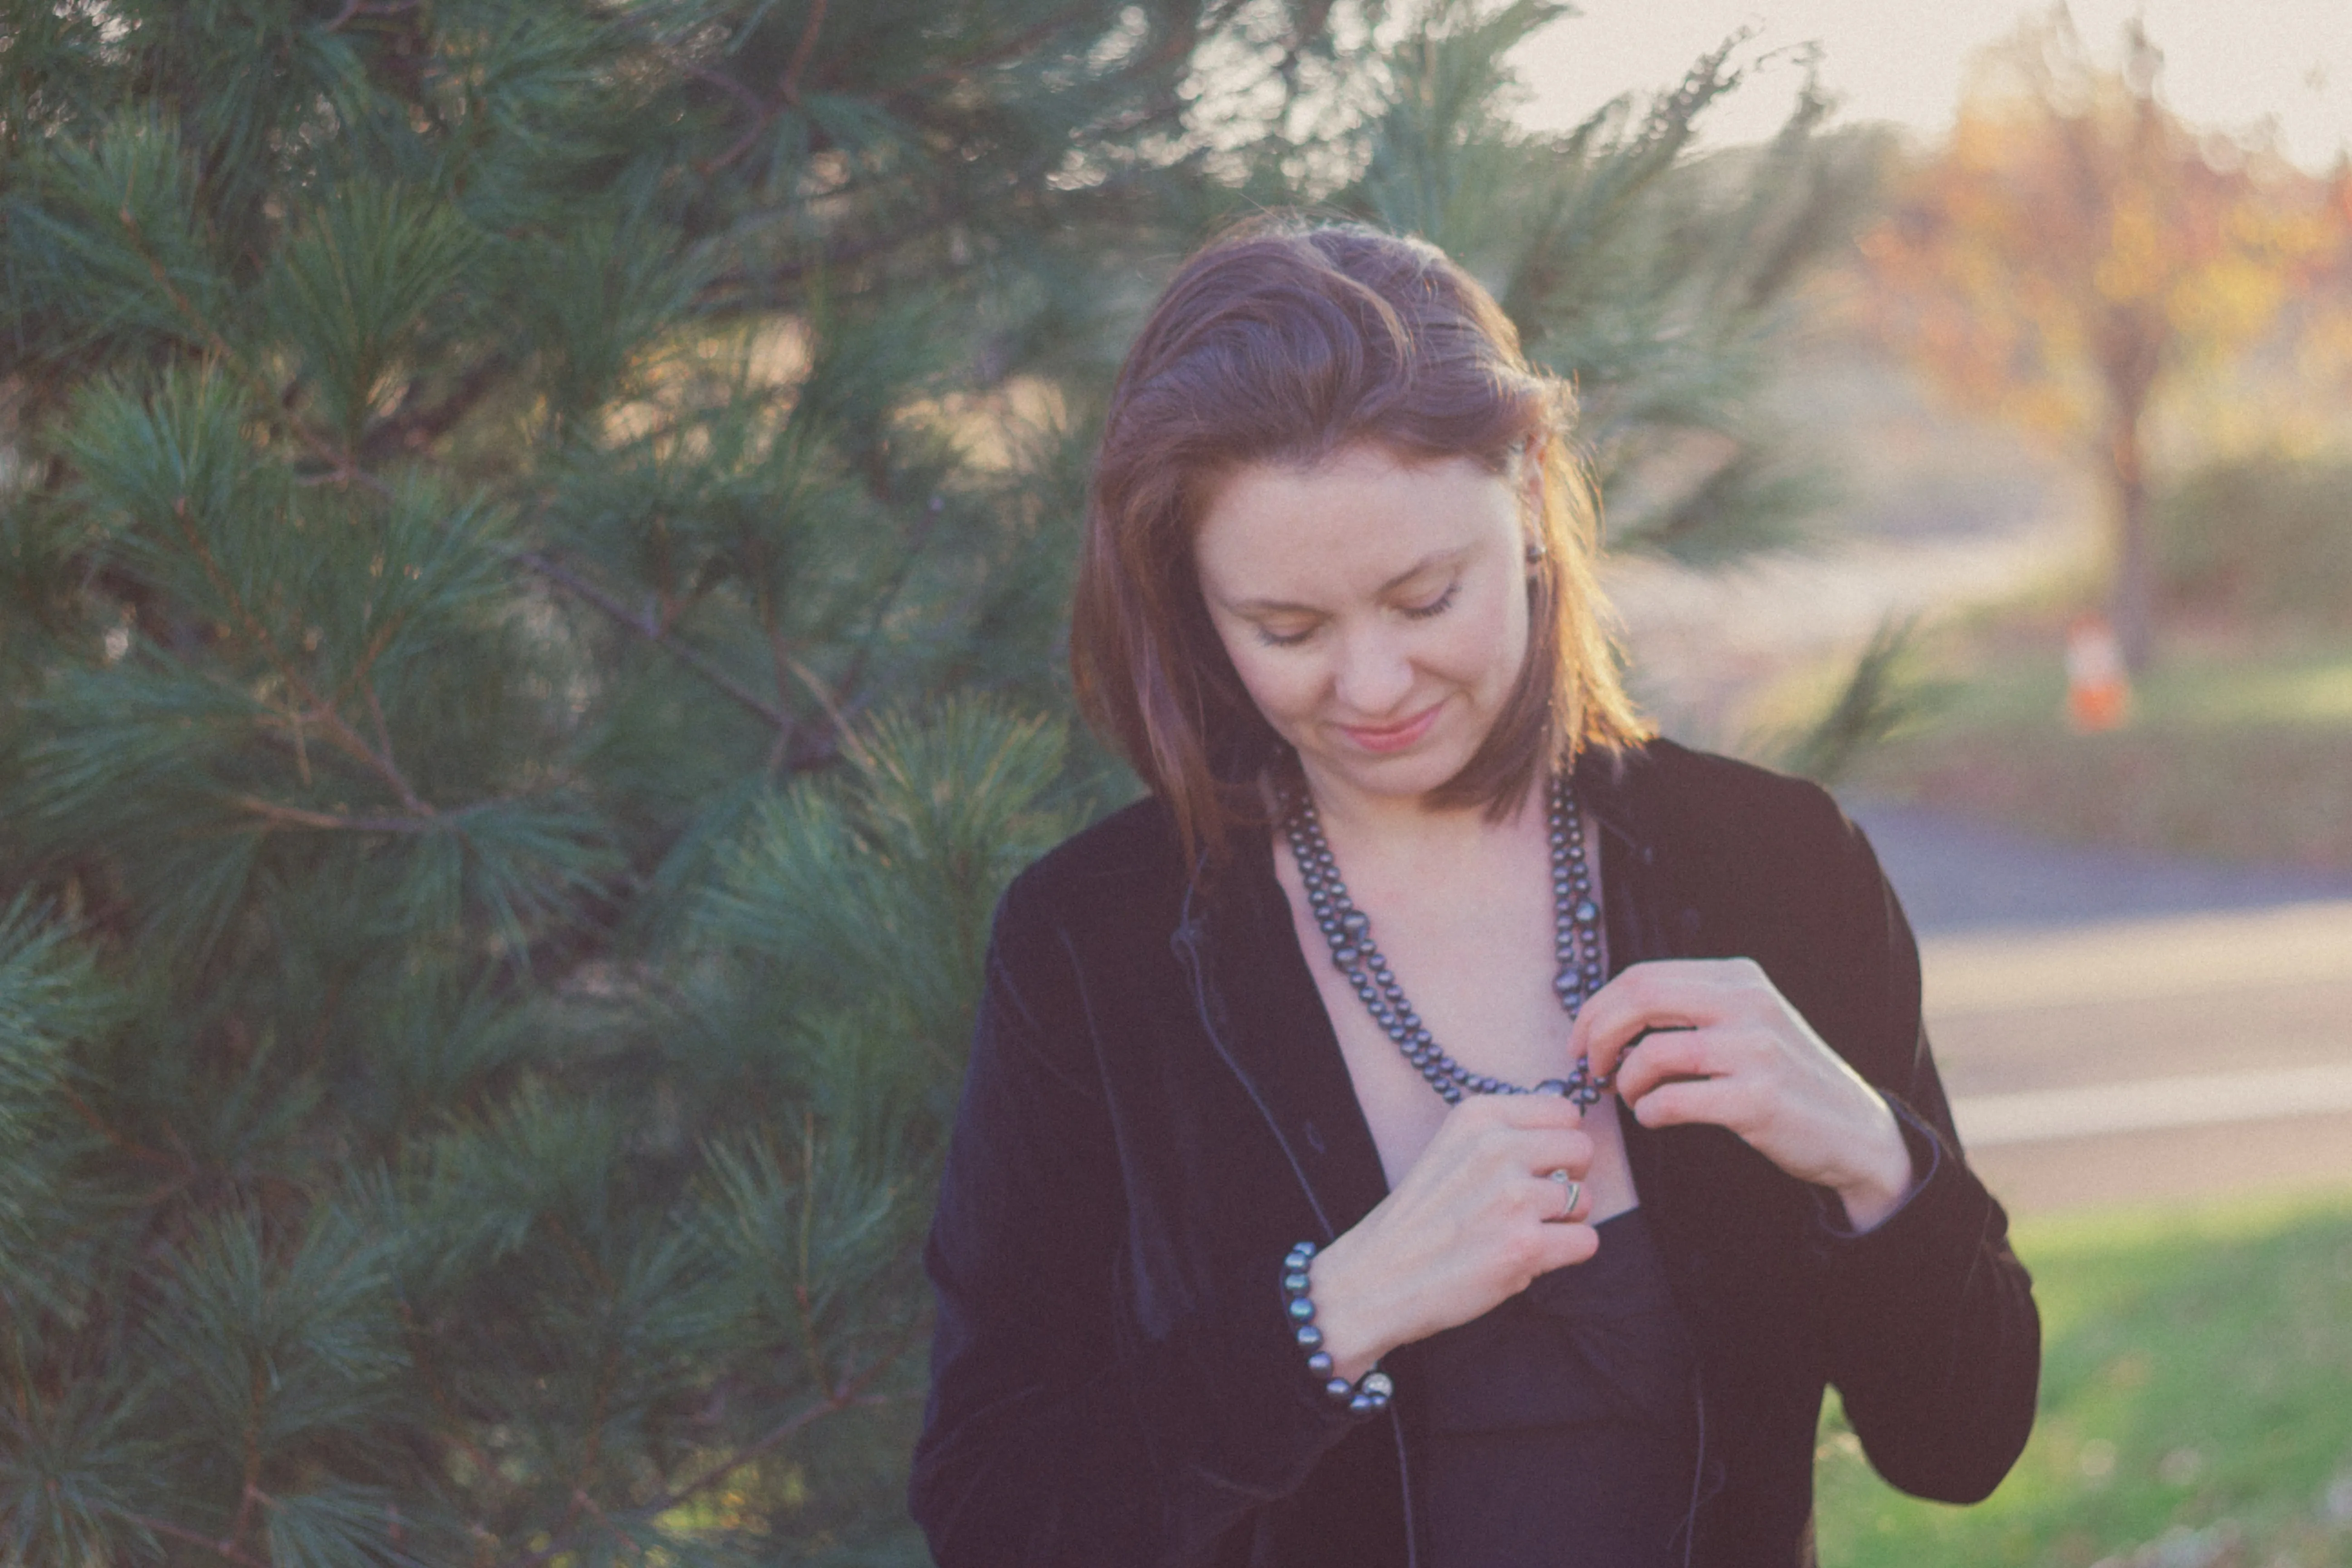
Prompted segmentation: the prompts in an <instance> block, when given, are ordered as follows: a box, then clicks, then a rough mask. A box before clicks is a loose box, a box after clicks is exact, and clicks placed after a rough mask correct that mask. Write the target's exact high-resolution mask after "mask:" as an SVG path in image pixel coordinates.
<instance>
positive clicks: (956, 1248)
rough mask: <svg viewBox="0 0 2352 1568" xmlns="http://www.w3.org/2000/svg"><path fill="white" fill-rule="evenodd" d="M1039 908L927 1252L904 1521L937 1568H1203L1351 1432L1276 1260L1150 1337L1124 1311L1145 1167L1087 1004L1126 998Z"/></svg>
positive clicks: (1001, 973) (992, 1023) (986, 1054)
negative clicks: (1290, 1310)
mask: <svg viewBox="0 0 2352 1568" xmlns="http://www.w3.org/2000/svg"><path fill="white" fill-rule="evenodd" d="M1047 902H1049V900H1042V899H1038V898H1037V897H1036V896H1035V895H1034V891H1033V890H1032V889H1028V888H1025V887H1024V885H1023V884H1022V883H1016V884H1015V885H1014V888H1013V890H1012V891H1011V892H1009V893H1008V894H1007V895H1006V898H1005V900H1004V901H1003V903H1002V904H1000V905H999V907H998V910H997V920H996V929H995V933H994V936H993V939H992V942H991V948H990V954H989V960H988V973H987V982H986V987H985V991H984V994H983V999H982V1005H981V1010H980V1015H979V1017H978V1021H977V1025H976V1027H975V1030H974V1035H973V1040H972V1048H971V1062H970V1066H969V1068H968V1070H967V1074H966V1079H965V1083H964V1089H963V1098H962V1101H961V1107H960V1109H959V1111H958V1114H957V1119H956V1124H955V1131H954V1135H953V1138H952V1140H951V1142H950V1148H949V1152H948V1156H947V1161H946V1166H945V1173H944V1176H943V1180H942V1184H941V1190H940V1204H939V1208H938V1211H937V1215H936V1218H935V1219H934V1222H933V1225H932V1229H931V1234H930V1238H929V1245H928V1247H927V1248H926V1252H925V1263H926V1267H927V1268H928V1269H929V1275H930V1279H931V1283H932V1286H933V1288H934V1289H935V1291H936V1293H937V1297H938V1307H939V1315H938V1320H937V1325H936V1329H935V1331H934V1338H933V1342H932V1355H931V1392H930V1399H929V1405H928V1407H927V1409H926V1412H925V1418H924V1427H923V1433H922V1436H921V1439H920V1441H919V1444H918V1446H917V1447H916V1452H915V1465H914V1472H913V1479H912V1482H911V1486H910V1490H909V1501H910V1505H911V1508H912V1511H913V1514H914V1517H915V1519H916V1520H917V1521H918V1522H919V1523H920V1524H921V1526H922V1528H923V1530H924V1532H925V1533H926V1535H927V1536H928V1538H929V1542H930V1546H931V1551H932V1552H933V1554H934V1556H935V1558H936V1560H937V1561H938V1562H939V1563H940V1564H941V1565H942V1568H960V1565H963V1564H986V1565H987V1568H1013V1565H1016V1564H1049V1563H1051V1564H1073V1565H1076V1564H1087V1565H1098V1564H1104V1563H1120V1564H1130V1563H1131V1564H1149V1563H1194V1562H1200V1561H1203V1560H1205V1559H1206V1558H1207V1557H1208V1556H1209V1555H1210V1554H1211V1553H1212V1552H1213V1551H1214V1549H1215V1546H1216V1542H1217V1540H1218V1538H1219V1537H1220V1536H1222V1535H1223V1534H1224V1533H1225V1532H1226V1531H1230V1530H1232V1529H1233V1528H1234V1526H1235V1525H1237V1524H1239V1523H1241V1522H1243V1521H1244V1520H1245V1519H1246V1517H1247V1516H1248V1515H1249V1514H1250V1513H1251V1511H1252V1510H1255V1509H1256V1508H1258V1507H1259V1506H1261V1505H1262V1504H1264V1503H1265V1502H1267V1501H1268V1500H1272V1499H1275V1498H1278V1497H1281V1496H1284V1495H1286V1494H1287V1493H1289V1492H1291V1491H1293V1490H1295V1489H1297V1488H1298V1487H1299V1486H1300V1485H1301V1484H1302V1483H1303V1482H1304V1481H1305V1479H1306V1478H1307V1473H1308V1471H1309V1470H1310V1469H1311V1468H1313V1466H1314V1464H1315V1462H1316V1460H1317V1459H1318V1458H1320V1457H1321V1456H1322V1455H1323V1454H1324V1453H1325V1452H1326V1451H1327V1450H1328V1448H1329V1447H1331V1446H1332V1445H1333V1444H1335V1443H1336V1442H1337V1441H1338V1440H1339V1438H1340V1437H1342V1436H1345V1435H1346V1433H1347V1431H1348V1430H1349V1426H1350V1422H1349V1418H1348V1417H1347V1416H1346V1415H1345V1414H1344V1412H1341V1411H1339V1409H1338V1408H1337V1407H1335V1406H1334V1405H1331V1404H1330V1402H1328V1400H1326V1399H1324V1398H1323V1397H1322V1395H1321V1394H1320V1392H1319V1391H1318V1389H1316V1388H1315V1386H1314V1385H1313V1383H1312V1381H1311V1380H1310V1379H1309V1377H1308V1375H1307V1371H1306V1367H1305V1364H1304V1361H1303V1359H1302V1352H1300V1351H1299V1350H1298V1349H1297V1344H1296V1343H1295V1342H1294V1340H1293V1337H1292V1335H1291V1333H1290V1331H1289V1329H1288V1327H1287V1326H1286V1322H1285V1320H1284V1314H1283V1300H1282V1294H1281V1285H1280V1277H1279V1263H1280V1259H1279V1258H1278V1257H1269V1258H1266V1260H1265V1269H1264V1271H1263V1278H1262V1279H1256V1280H1255V1281H1236V1282H1232V1283H1229V1284H1228V1285H1227V1286H1226V1287H1225V1297H1226V1299H1210V1298H1207V1297H1196V1298H1195V1299H1193V1300H1190V1301H1188V1302H1187V1303H1186V1304H1185V1306H1184V1309H1183V1310H1181V1311H1175V1312H1162V1311H1157V1310H1155V1311H1154V1312H1153V1313H1151V1314H1150V1315H1149V1317H1150V1322H1149V1324H1148V1325H1147V1321H1146V1320H1147V1315H1146V1314H1144V1313H1141V1312H1139V1311H1137V1310H1134V1308H1133V1307H1132V1306H1131V1305H1130V1301H1131V1299H1132V1297H1133V1295H1134V1291H1133V1290H1132V1289H1130V1288H1129V1282H1130V1280H1131V1279H1132V1275H1131V1273H1130V1271H1129V1268H1127V1266H1126V1261H1125V1259H1126V1256H1127V1233H1128V1226H1129V1220H1128V1205H1127V1203H1126V1199H1125V1196H1124V1194H1125V1184H1124V1182H1123V1179H1122V1171H1123V1167H1124V1166H1125V1164H1126V1163H1127V1162H1128V1161H1129V1159H1130V1158H1132V1157H1133V1154H1132V1153H1131V1152H1130V1151H1129V1150H1128V1149H1126V1148H1125V1147H1124V1146H1123V1144H1122V1132H1123V1131H1124V1130H1122V1129H1121V1128H1119V1127H1118V1126H1117V1125H1116V1124H1115V1119H1114V1117H1113V1116H1112V1114H1111V1112H1110V1110H1109V1101H1108V1097H1107V1096H1106V1093H1105V1089H1104V1082H1103V1077H1102V1073H1101V1070H1100V1068H1099V1065H1098V1064H1099V1060H1100V1058H1099V1053H1098V1050H1097V1046H1098V1042H1097V1041H1096V1039H1095V1038H1094V1031H1095V1028H1096V1020H1097V1010H1096V1007H1095V1005H1094V1004H1095V1003H1097V1002H1098V1001H1101V1000H1103V999H1104V995H1105V994H1108V992H1109V991H1110V990H1112V989H1113V988H1115V987H1118V986H1119V985H1120V984H1131V983H1132V979H1133V977H1120V976H1102V975H1090V974H1088V973H1086V972H1085V971H1086V965H1085V964H1083V963H1081V962H1080V960H1079V958H1078V956H1077V954H1078V952H1079V946H1080V944H1079V943H1077V942H1075V941H1073V939H1072V936H1071V933H1070V931H1068V930H1066V929H1065V925H1064V922H1063V921H1062V920H1061V919H1060V918H1059V916H1058V914H1057V912H1056V911H1054V910H1050V909H1047V908H1039V907H1033V906H1035V905H1043V904H1045V903H1047ZM1090 986H1091V987H1092V988H1094V990H1095V991H1096V992H1097V994H1096V995H1093V996H1090V994H1089V988H1090ZM1252 1285H1255V1287H1256V1288H1255V1289H1252V1288H1251V1286H1252Z"/></svg>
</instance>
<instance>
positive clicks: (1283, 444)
mask: <svg viewBox="0 0 2352 1568" xmlns="http://www.w3.org/2000/svg"><path fill="white" fill-rule="evenodd" d="M1574 416H1575V400H1574V395H1573V394H1572V393H1571V392H1570V390H1569V388H1568V386H1567V385H1566V384H1564V383H1562V382H1561V381H1559V379H1557V378H1556V377H1552V376H1548V375H1545V374H1540V373H1538V372H1537V371H1535V370H1533V369H1531V368H1529V366H1528V362H1527V360H1526V358H1525V356H1523V355H1522V354H1521V353H1520V352H1519V339H1518V332H1517V329H1516V328H1514V327H1513V326H1512V325H1511V321H1510V319H1509V318H1508V317H1507V316H1505V315H1504V314H1503V311H1502V309H1501V307H1500V306H1498V305H1496V303H1495V300H1494V298H1493V296H1491V295H1490V294H1488V293H1487V292H1486V289H1484V288H1482V287H1481V286H1480V285H1479V283H1478V282H1477V280H1476V279H1474V278H1472V277H1471V276H1470V275H1469V274H1468V273H1466V272H1465V271H1463V270H1462V268H1459V267H1457V266H1455V265H1454V263H1453V262H1452V261H1450V260H1448V259H1447V258H1446V257H1445V255H1444V253H1443V252H1442V251H1440V250H1439V249H1438V248H1437V247H1435V246H1433V245H1430V244H1428V243H1427V242H1426V241H1423V240H1419V239H1406V238H1401V237H1397V236H1394V235H1390V234H1383V233H1381V232H1380V231H1379V230H1377V229H1372V228H1368V227H1364V226H1359V225H1353V224H1344V225H1327V226H1307V225H1306V224H1304V223H1302V222H1301V221H1300V220H1298V219H1297V218H1291V217H1276V218H1273V219H1260V220H1257V221H1255V222H1252V223H1250V224H1247V225H1245V226H1243V227H1241V228H1238V229H1236V230H1234V232H1232V233H1230V234H1228V235H1226V236H1224V237H1221V238H1219V239H1216V240H1213V241H1212V242H1211V243H1210V244H1209V245H1208V246H1206V247H1203V248H1202V250H1200V251H1199V252H1197V253H1196V254H1194V255H1193V256H1192V258H1191V259H1190V260H1188V261H1186V262H1185V263H1184V265H1183V267H1182V268H1181V270H1179V271H1178V273H1177V274H1176V278H1175V280H1174V281H1173V282H1171V284H1170V285H1169V286H1168V291H1167V292H1166V293H1165V294H1163V295H1162V296H1161V297H1160V302H1159V304H1158V305H1157V306H1156V307H1154V309H1153V310H1152V312H1151V315H1150V319H1149V320H1148V321H1145V323H1144V326H1143V331H1142V332H1141V334H1140V335H1139V336H1138V337H1137V339H1136V341H1135V344H1134V346H1133V347H1132V348H1131V349H1129V351H1128V355H1127V363H1125V364H1124V365H1122V366H1121V367H1120V370H1119V374H1118V383H1117V384H1116V385H1115V386H1114V388H1113V390H1112V393H1111V400H1110V410H1109V415H1108V419H1107V421H1106V423H1105V427H1104V432H1103V443H1102V450H1101V452H1100V454H1099V455H1098V457H1097V459H1096V464H1095V475H1094V486H1093V490H1092V494H1091V495H1090V497H1089V500H1088V504H1087V525H1086V539H1085V542H1084V544H1083V545H1082V547H1081V550H1080V553H1079V557H1078V577H1077V587H1076V595H1075V601H1074V603H1073V605H1072V610H1071V624H1070V670H1071V674H1072V676H1073V678H1074V679H1075V680H1076V688H1077V698H1078V705H1079V709H1080V710H1081V711H1082V712H1084V713H1085V715H1086V717H1087V721H1088V722H1090V723H1091V724H1093V725H1094V726H1095V728H1096V729H1097V730H1098V731H1101V732H1102V734H1103V735H1104V736H1105V737H1106V738H1107V739H1108V741H1109V742H1111V743H1112V744H1113V745H1114V746H1116V747H1117V748H1118V751H1119V752H1120V754H1121V755H1123V756H1124V757H1125V758H1126V759H1127V761H1128V763H1129V765H1130V766H1132V767H1133V768H1134V769H1135V771H1136V772H1137V773H1139V774H1140V775H1142V778H1143V781H1144V782H1145V783H1146V784H1149V785H1150V787H1151V789H1152V790H1153V791H1154V792H1156V793H1157V794H1158V795H1160V797H1161V798H1162V799H1163V800H1165V801H1166V802H1167V803H1168V805H1169V807H1170V809H1171V810H1172V811H1173V812H1174V813H1175V816H1176V823H1177V826H1178V830H1179V831H1180V833H1181V835H1182V837H1183V839H1184V844H1185V851H1186V853H1187V855H1188V856H1190V855H1192V854H1194V853H1197V852H1198V851H1199V850H1201V849H1202V848H1203V847H1205V848H1206V849H1207V850H1208V851H1209V853H1210V855H1211V857H1212V858H1222V855H1223V851H1224V849H1225V848H1226V847H1227V845H1226V841H1227V838H1228V836H1229V835H1230V833H1231V832H1232V831H1233V830H1234V828H1235V827H1237V826H1241V825H1242V824H1243V823H1245V822H1255V821H1262V820H1263V819H1264V805H1263V793H1264V792H1263V790H1262V788H1261V781H1262V780H1263V779H1265V776H1266V774H1267V773H1268V772H1269V770H1271V769H1274V768H1276V767H1277V766H1279V765H1281V764H1282V763H1284V762H1285V760H1286V757H1287V748H1286V747H1285V746H1284V745H1283V744H1282V742H1280V741H1279V740H1278V739H1277V738H1276V735H1275V733H1274V731H1273V730H1272V729H1271V727H1269V726H1268V725H1267V723H1266V722H1265V719H1264V717H1263V716H1261V715H1260V714H1259V712H1258V710H1257V708H1256V705H1255V703H1253V702H1252V701H1251V700H1250V697H1249V693H1248V692H1247V691H1246V690H1245V689H1244V688H1243V686H1242V683H1241V679H1240V678H1239V677H1238V676H1237V675H1235V674H1234V668H1233V664H1232V662H1231V660H1229V659H1228V658H1226V656H1225V650H1224V645H1223V642H1221V641H1220V640H1219V639H1218V637H1217V633H1216V629H1215V627H1214V626H1212V625H1211V623H1210V621H1209V616H1208V611H1207V609H1206V607H1205V605H1203V604H1202V599H1201V588H1200V579H1199V575H1198V574H1197V572H1196V571H1195V569H1194V565H1193V559H1192V538H1193V533H1194V531H1195V529H1196V527H1197V525H1198V523H1199V521H1200V519H1201V514H1202V511H1203V510H1205V508H1206V507H1207V505H1208V503H1209V501H1210V499H1211V498H1212V497H1213V494H1214V492H1215V487H1216V485H1217V484H1218V482H1219V481H1220V480H1221V479H1223V478H1224V477H1225V476H1226V475H1229V474H1231V473H1232V472H1233V471H1234V470H1235V469H1237V468H1243V467H1245V466H1247V465H1250V464H1254V463H1278V464H1284V465H1290V466H1297V467H1300V468H1313V467H1316V466H1317V465H1318V464H1320V463H1322V462H1324V461H1325V460H1327V459H1328V458H1330V457H1332V456H1333V455H1334V454H1336V453H1337V452H1339V451H1340V450H1342V449H1343V448H1346V447H1352V446H1358V445H1370V446H1375V447H1381V448H1383V449H1385V450H1386V451H1388V452H1390V453H1391V454H1392V455H1394V456H1395V457H1396V458H1399V459H1401V460H1402V461H1405V462H1414V461H1429V460H1435V459H1442V458H1460V457H1467V458H1475V459H1476V460H1478V461H1479V462H1481V463H1483V464H1484V465H1486V467H1487V468H1489V469H1490V470H1491V471H1494V472H1496V473H1505V472H1510V471H1513V465H1514V464H1515V463H1516V462H1517V461H1518V460H1519V455H1520V454H1521V453H1522V452H1532V453H1534V454H1535V455H1536V458H1537V460H1538V461H1540V462H1541V463H1542V465H1543V468H1544V483H1543V497H1544V502H1543V507H1542V514H1541V515H1540V516H1538V517H1535V518H1531V519H1529V520H1528V521H1529V523H1530V525H1531V527H1532V529H1533V531H1534V538H1535V541H1536V542H1538V543H1540V545H1541V546H1542V551H1543V553H1542V558H1541V560H1540V561H1539V562H1538V563H1536V565H1535V567H1534V570H1533V571H1532V572H1531V574H1530V578H1529V589H1528V592H1529V594H1530V595H1531V603H1530V612H1531V614H1530V616H1529V622H1530V629H1529V643H1528V659H1527V663H1526V665H1525V666H1524V667H1523V668H1521V670H1520V672H1519V679H1518V682H1517V685H1516V686H1515V687H1514V688H1513V689H1512V691H1511V693H1510V695H1509V697H1508V698H1507V700H1506V701H1505V704H1504V707H1503V710H1502V712H1501V713H1500V714H1499V715H1498V716H1497V717H1496V722H1495V725H1494V728H1493V729H1492V730H1490V731H1488V732H1487V735H1486V740H1485V742H1483V743H1482V744H1481V745H1480V747H1479V748H1478V750H1477V752H1476V753H1475V755H1473V756H1472V757H1471V759H1470V761H1469V762H1468V763H1465V765H1464V767H1463V769H1462V771H1461V772H1460V773H1457V774H1455V775H1454V777H1453V778H1452V779H1450V780H1448V781H1447V782H1446V783H1445V784H1444V785H1442V786H1440V787H1439V788H1438V789H1437V790H1436V791H1434V792H1433V793H1432V795H1431V797H1430V798H1431V800H1432V801H1433V803H1434V804H1437V805H1481V806H1484V807H1486V809H1487V810H1489V811H1490V812H1496V813H1500V812H1503V811H1507V810H1508V809H1510V808H1511V807H1512V806H1513V805H1517V802H1518V801H1520V800H1521V799H1524V798H1525V796H1526V792H1527V790H1528V786H1529V785H1530V784H1532V783H1533V781H1534V779H1535V777H1536V775H1537V773H1538V771H1539V770H1542V769H1544V768H1546V767H1548V766H1557V767H1563V768H1564V767H1566V766H1567V765H1568V764H1569V763H1570V762H1571V761H1572V760H1573V759H1574V757H1575V756H1576V753H1577V752H1578V751H1579V750H1580V748H1582V747H1584V746H1587V745H1597V746H1601V747H1606V748H1609V749H1612V750H1613V749H1615V748H1617V747H1619V746H1622V745H1626V744H1630V743H1632V742H1637V741H1639V740H1641V739H1643V738H1644V737H1645V736H1646V735H1647V734H1648V732H1649V731H1648V728H1647V726H1646V725H1644V724H1643V721H1641V719H1640V718H1639V717H1638V716H1637V715H1636V714H1635V712H1634V710H1633V704H1632V703H1631V702H1630V701H1629V700H1627V698H1626V696H1625V693H1624V690H1623V688H1622V686H1620V685H1619V683H1618V679H1617V664H1616V658H1615V652H1614V649H1613V648H1612V645H1611V643H1610V639H1609V637H1608V633H1607V630H1606V628H1605V627H1604V626H1603V625H1602V616H1601V610H1602V605H1601V597H1600V593H1599V590H1598V588H1597V587H1596V585H1595V584H1594V582H1593V574H1592V551H1593V530H1594V515H1593V506H1592V500H1591V489H1590V487H1589V486H1588V485H1587V484H1586V483H1585V480H1584V477H1583V474H1582V472H1581V470H1580V468H1579V467H1578V465H1577V463H1576V462H1575V460H1574V458H1572V457H1571V455H1570V450H1569V446H1568V439H1567V437H1568V431H1569V428H1570V424H1571V422H1572V421H1573V419H1574Z"/></svg>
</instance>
